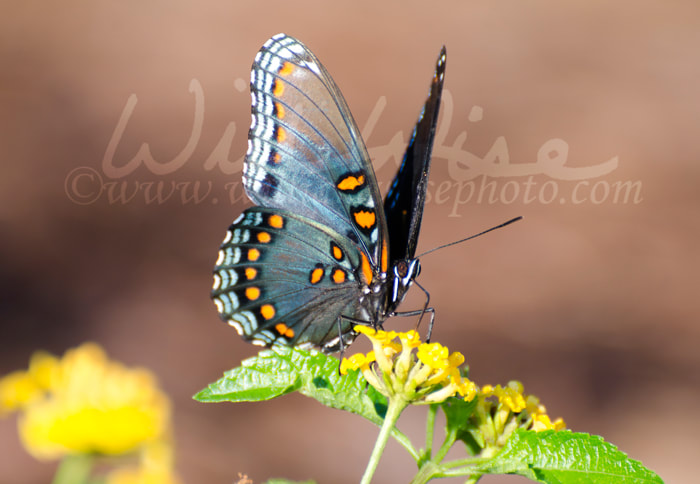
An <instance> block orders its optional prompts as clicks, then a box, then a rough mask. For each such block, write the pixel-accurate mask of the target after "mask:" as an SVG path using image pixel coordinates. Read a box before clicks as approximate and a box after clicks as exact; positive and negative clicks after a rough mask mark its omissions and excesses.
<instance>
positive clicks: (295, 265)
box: [212, 207, 362, 347]
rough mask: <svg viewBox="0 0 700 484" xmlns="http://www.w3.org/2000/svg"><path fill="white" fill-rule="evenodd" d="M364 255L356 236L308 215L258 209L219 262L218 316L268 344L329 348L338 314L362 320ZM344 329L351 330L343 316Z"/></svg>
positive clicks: (227, 242) (237, 229)
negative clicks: (358, 271)
mask: <svg viewBox="0 0 700 484" xmlns="http://www.w3.org/2000/svg"><path fill="white" fill-rule="evenodd" d="M360 266H361V260H360V257H358V253H357V250H356V249H355V247H354V245H353V244H352V242H351V241H349V240H348V239H347V238H345V237H343V236H342V235H340V234H338V233H336V232H334V231H332V230H329V229H328V228H325V227H323V226H321V225H319V224H317V223H315V222H313V221H311V220H309V219H306V218H304V217H300V216H298V215H295V214H292V213H289V212H286V211H279V210H270V209H264V208H261V207H253V208H250V209H248V210H246V211H245V212H244V213H243V216H242V217H241V218H239V220H237V221H236V222H234V224H233V225H231V227H230V228H229V230H228V232H227V235H226V238H225V239H224V242H223V243H222V245H221V249H220V252H219V259H218V260H217V263H216V267H215V268H214V288H213V291H212V297H213V299H214V302H215V304H216V306H217V309H218V310H219V313H220V314H221V317H222V318H223V319H224V320H225V321H227V322H228V323H229V324H230V325H231V326H233V327H235V328H236V329H237V330H238V332H239V333H240V334H241V336H243V337H244V338H246V339H249V340H253V341H255V342H258V343H260V344H263V345H267V346H269V345H272V344H283V345H290V344H291V345H303V344H304V343H311V344H314V345H318V346H321V347H323V346H325V345H327V344H329V343H331V344H332V343H333V342H334V340H336V339H337V338H338V326H337V320H338V316H340V315H342V316H345V317H349V318H357V317H359V316H361V315H362V312H361V309H359V308H358V298H359V297H360V292H359V284H358V280H357V275H356V268H358V267H360ZM341 329H342V333H348V332H350V325H349V322H348V321H345V320H341Z"/></svg>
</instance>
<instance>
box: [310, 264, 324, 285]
mask: <svg viewBox="0 0 700 484" xmlns="http://www.w3.org/2000/svg"><path fill="white" fill-rule="evenodd" d="M322 277H323V269H322V268H320V267H317V268H316V269H314V270H313V271H311V277H310V278H309V281H311V284H318V283H319V281H320V280H321V278H322Z"/></svg>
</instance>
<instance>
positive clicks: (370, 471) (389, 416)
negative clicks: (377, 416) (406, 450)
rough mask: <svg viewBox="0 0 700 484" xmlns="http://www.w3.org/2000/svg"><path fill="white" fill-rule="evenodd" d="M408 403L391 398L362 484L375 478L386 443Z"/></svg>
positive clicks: (366, 483)
mask: <svg viewBox="0 0 700 484" xmlns="http://www.w3.org/2000/svg"><path fill="white" fill-rule="evenodd" d="M407 405H408V402H407V401H405V400H404V399H403V398H397V397H394V398H390V399H389V406H388V408H387V409H386V415H385V416H384V423H382V428H381V429H380V430H379V435H378V436H377V442H375V444H374V449H372V455H371V456H370V458H369V462H368V463H367V469H365V473H364V475H363V476H362V480H361V481H360V484H369V483H370V482H372V476H374V471H376V470H377V465H379V459H380V458H381V457H382V453H383V452H384V448H385V447H386V443H387V441H388V440H389V436H390V435H391V431H392V429H393V428H394V425H395V424H396V421H397V420H398V419H399V415H401V412H403V410H404V409H405V408H406V406H407Z"/></svg>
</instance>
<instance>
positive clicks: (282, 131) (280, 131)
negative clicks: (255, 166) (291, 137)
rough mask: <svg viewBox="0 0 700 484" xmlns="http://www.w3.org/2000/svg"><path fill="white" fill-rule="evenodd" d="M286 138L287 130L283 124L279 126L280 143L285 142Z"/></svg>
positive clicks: (278, 137)
mask: <svg viewBox="0 0 700 484" xmlns="http://www.w3.org/2000/svg"><path fill="white" fill-rule="evenodd" d="M285 139H287V132H286V131H285V130H284V128H283V127H282V126H277V141H278V142H279V143H284V140H285Z"/></svg>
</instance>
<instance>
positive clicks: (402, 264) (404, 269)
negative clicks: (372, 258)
mask: <svg viewBox="0 0 700 484" xmlns="http://www.w3.org/2000/svg"><path fill="white" fill-rule="evenodd" d="M394 270H395V271H396V275H397V276H399V277H400V278H401V279H403V278H404V277H406V275H407V274H408V264H406V261H405V260H402V261H399V262H398V263H397V264H396V267H395V268H394Z"/></svg>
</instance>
